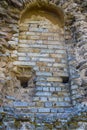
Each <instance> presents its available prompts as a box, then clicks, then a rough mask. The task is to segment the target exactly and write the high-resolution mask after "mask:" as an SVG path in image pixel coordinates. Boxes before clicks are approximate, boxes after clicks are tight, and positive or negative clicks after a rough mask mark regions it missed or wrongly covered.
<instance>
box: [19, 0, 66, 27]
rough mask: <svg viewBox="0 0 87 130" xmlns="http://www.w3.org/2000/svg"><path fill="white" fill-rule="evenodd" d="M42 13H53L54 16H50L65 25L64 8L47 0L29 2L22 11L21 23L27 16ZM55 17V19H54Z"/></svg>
mask: <svg viewBox="0 0 87 130" xmlns="http://www.w3.org/2000/svg"><path fill="white" fill-rule="evenodd" d="M38 13H40V14H41V15H43V13H44V14H45V16H46V17H47V14H48V15H49V14H50V15H51V16H52V18H49V17H48V19H50V20H51V21H52V22H54V23H55V24H59V26H61V27H64V12H63V10H62V9H61V8H60V7H59V6H57V5H56V4H53V3H48V2H45V1H39V0H37V1H35V2H30V3H28V4H27V5H26V6H25V8H24V9H23V11H22V12H21V16H20V23H21V22H23V21H24V19H26V18H27V17H29V16H31V15H32V14H35V15H38ZM54 19H55V20H54Z"/></svg>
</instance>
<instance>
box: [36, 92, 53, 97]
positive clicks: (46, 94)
mask: <svg viewBox="0 0 87 130" xmlns="http://www.w3.org/2000/svg"><path fill="white" fill-rule="evenodd" d="M36 96H42V97H43V96H48V97H49V96H51V93H50V92H36Z"/></svg>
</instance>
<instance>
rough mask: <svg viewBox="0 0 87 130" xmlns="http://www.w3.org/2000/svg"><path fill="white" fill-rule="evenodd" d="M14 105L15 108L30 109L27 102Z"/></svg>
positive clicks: (18, 102)
mask: <svg viewBox="0 0 87 130" xmlns="http://www.w3.org/2000/svg"><path fill="white" fill-rule="evenodd" d="M13 104H14V107H28V106H29V104H28V103H27V102H20V101H16V102H14V103H13Z"/></svg>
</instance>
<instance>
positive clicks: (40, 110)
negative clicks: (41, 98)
mask: <svg viewBox="0 0 87 130" xmlns="http://www.w3.org/2000/svg"><path fill="white" fill-rule="evenodd" d="M38 112H41V113H49V112H50V108H39V109H38Z"/></svg>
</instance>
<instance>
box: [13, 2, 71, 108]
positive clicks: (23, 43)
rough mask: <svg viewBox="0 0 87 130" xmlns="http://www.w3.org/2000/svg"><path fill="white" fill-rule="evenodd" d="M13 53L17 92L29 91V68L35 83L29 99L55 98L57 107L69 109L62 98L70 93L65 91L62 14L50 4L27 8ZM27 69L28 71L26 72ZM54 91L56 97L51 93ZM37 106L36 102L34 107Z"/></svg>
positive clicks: (65, 54)
mask: <svg viewBox="0 0 87 130" xmlns="http://www.w3.org/2000/svg"><path fill="white" fill-rule="evenodd" d="M17 51H18V59H17V61H15V62H14V65H16V66H19V67H18V69H19V71H21V74H17V75H16V76H17V79H18V80H20V83H21V89H25V90H26V89H27V90H29V89H30V88H33V87H32V85H30V86H31V87H29V81H30V79H31V80H32V76H31V75H30V74H29V73H30V72H29V70H30V71H31V70H32V69H33V70H34V71H35V74H36V75H35V76H36V77H35V78H36V83H35V84H34V85H35V87H34V89H33V90H35V93H34V95H33V94H32V93H31V95H32V97H35V98H36V99H37V98H39V99H41V97H43V98H44V97H46V98H48V101H50V98H55V97H56V98H57V99H56V100H58V101H59V105H63V104H62V103H61V102H65V104H66V106H70V102H69V101H66V98H70V93H69V91H67V90H69V89H68V88H67V86H68V87H69V70H68V59H67V51H66V46H65V38H64V14H63V11H62V10H61V9H60V8H59V7H56V6H54V5H53V4H50V5H48V4H45V3H44V4H43V3H40V4H37V3H34V4H31V5H29V6H27V7H26V9H25V10H24V11H23V12H22V13H21V18H20V21H19V43H18V50H17ZM21 66H22V67H21ZM23 66H24V68H23ZM29 66H30V67H31V68H32V69H31V68H30V69H29ZM27 69H28V70H27ZM25 71H26V75H25ZM28 72H29V73H28ZM29 76H30V77H29ZM66 84H68V85H66ZM54 92H55V93H56V94H53V93H54ZM29 93H30V92H29ZM22 95H23V93H22V94H21V96H22ZM40 102H41V101H40ZM42 102H43V101H42ZM38 105H39V104H38V103H37V107H38ZM43 106H44V105H43Z"/></svg>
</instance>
